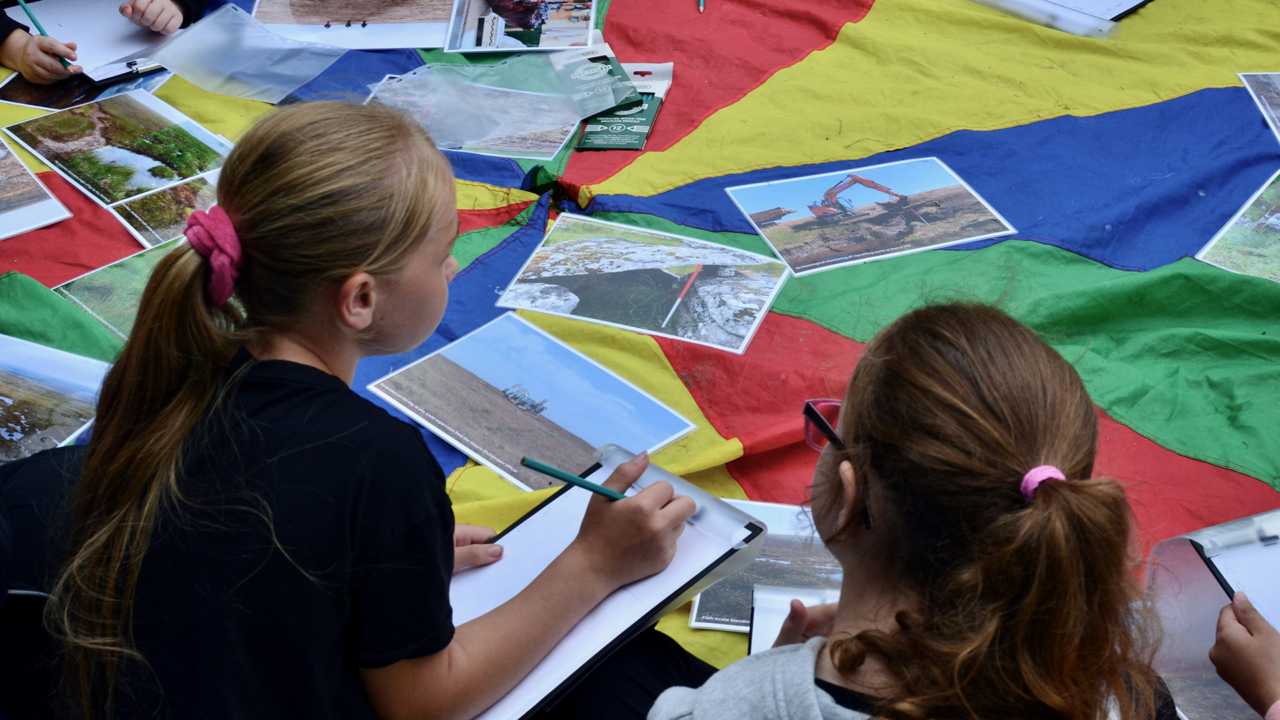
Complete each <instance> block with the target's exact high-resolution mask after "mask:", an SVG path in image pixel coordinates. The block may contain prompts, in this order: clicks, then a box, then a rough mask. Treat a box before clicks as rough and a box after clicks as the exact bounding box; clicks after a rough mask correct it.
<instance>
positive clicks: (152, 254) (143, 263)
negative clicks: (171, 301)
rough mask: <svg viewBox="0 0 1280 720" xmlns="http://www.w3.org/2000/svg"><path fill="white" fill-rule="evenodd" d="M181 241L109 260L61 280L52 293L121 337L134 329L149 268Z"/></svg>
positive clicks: (149, 271)
mask: <svg viewBox="0 0 1280 720" xmlns="http://www.w3.org/2000/svg"><path fill="white" fill-rule="evenodd" d="M180 242H181V240H172V241H170V242H168V243H165V244H163V245H157V246H156V247H153V248H151V249H150V250H144V251H142V252H140V253H138V254H137V255H130V256H129V257H127V258H125V259H123V260H120V261H119V262H115V263H112V264H110V265H108V266H106V267H104V268H100V269H98V270H94V271H93V272H91V273H89V274H88V275H83V276H81V277H78V278H76V279H75V280H71V281H70V282H66V283H63V284H62V285H59V286H58V287H56V288H54V292H56V293H58V294H59V295H61V296H62V297H64V298H66V299H67V300H68V301H70V302H71V303H72V304H74V305H75V306H76V307H78V308H80V309H81V310H83V311H84V312H86V313H88V314H89V315H90V316H91V317H92V318H93V319H94V320H97V321H98V322H100V323H102V325H103V326H105V327H106V328H107V329H108V330H110V331H111V332H113V333H115V334H116V335H118V336H119V337H120V339H121V340H127V339H128V338H129V333H131V332H133V320H134V317H136V316H137V314H138V305H139V304H140V303H141V302H142V291H143V290H145V289H146V287H147V280H149V279H150V278H151V270H152V269H153V268H155V266H156V264H157V263H159V262H160V260H161V259H162V258H164V256H165V255H168V254H169V252H170V251H171V250H173V249H174V248H176V247H177V246H178V244H179V243H180Z"/></svg>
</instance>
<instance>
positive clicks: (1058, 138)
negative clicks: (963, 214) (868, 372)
mask: <svg viewBox="0 0 1280 720" xmlns="http://www.w3.org/2000/svg"><path fill="white" fill-rule="evenodd" d="M669 152H671V151H669ZM929 156H936V157H937V158H939V159H940V160H942V161H943V162H945V163H946V164H947V165H949V166H950V167H951V168H952V169H953V170H955V171H956V173H958V174H959V175H960V177H961V178H963V179H964V180H965V181H966V182H968V183H969V184H970V185H971V186H972V187H973V188H974V189H975V190H977V191H978V193H979V194H980V195H982V196H983V197H984V198H985V199H986V200H987V202H989V203H990V204H991V205H992V206H993V207H994V208H995V209H996V210H997V211H998V212H999V213H1000V214H1001V215H1003V216H1004V217H1005V219H1006V220H1008V221H1009V222H1010V223H1011V224H1012V225H1013V226H1014V227H1015V228H1017V230H1018V233H1017V235H1015V236H1012V237H1018V238H1025V239H1031V240H1037V241H1040V242H1044V243H1048V244H1051V245H1056V246H1058V247H1061V248H1063V249H1066V250H1070V251H1072V252H1075V253H1078V254H1080V255H1083V256H1085V257H1088V258H1091V259H1093V260H1096V261H1098V262H1101V263H1105V264H1107V265H1110V266H1112V267H1115V268H1119V269H1124V270H1150V269H1153V268H1157V267H1162V266H1164V265H1168V264H1169V263H1172V262H1174V261H1176V260H1178V259H1179V258H1182V257H1187V256H1189V255H1194V254H1195V253H1196V252H1197V251H1199V250H1200V248H1202V247H1203V246H1204V245H1205V244H1206V243H1208V242H1209V240H1210V239H1212V237H1213V236H1214V234H1216V233H1217V232H1218V230H1219V229H1220V228H1221V227H1222V226H1223V225H1224V224H1225V223H1226V222H1227V221H1228V220H1230V218H1231V216H1232V215H1234V214H1235V213H1236V211H1237V210H1239V209H1240V207H1241V206H1242V205H1243V204H1244V203H1245V202H1247V201H1248V199H1249V197H1250V196H1251V195H1252V194H1253V193H1254V192H1256V191H1257V189H1258V188H1259V187H1261V186H1262V184H1263V183H1264V182H1266V180H1267V178H1268V177H1270V176H1271V174H1272V173H1274V172H1275V171H1276V169H1277V168H1280V143H1277V141H1276V136H1275V135H1273V134H1272V133H1271V131H1270V129H1268V127H1267V125H1266V122H1265V121H1264V120H1263V118H1262V114H1261V113H1260V112H1259V111H1258V109H1257V107H1256V106H1255V105H1254V103H1253V100H1252V99H1251V98H1250V97H1249V94H1248V92H1247V91H1245V89H1244V88H1220V89H1210V90H1201V91H1199V92H1195V93H1192V94H1190V95H1186V96H1183V97H1180V98H1177V99H1174V100H1168V101H1165V102H1162V103H1157V104H1155V105H1148V106H1145V107H1141V108H1134V109H1130V110H1120V111H1116V112H1111V113H1106V114H1103V115H1096V116H1092V117H1061V118H1054V119H1051V120H1043V121H1040V122H1036V123H1031V124H1029V125H1022V126H1019V127H1014V128H1007V129H1002V130H989V131H971V130H961V131H957V132H954V133H951V134H948V135H945V136H943V137H941V138H937V139H936V140H931V141H929V142H926V143H922V144H920V145H916V146H914V147H911V148H907V149H905V150H898V151H894V152H887V153H881V154H879V155H873V156H871V157H869V158H866V159H864V160H858V161H854V162H836V163H821V164H815V165H803V166H797V167H783V168H769V169H765V170H756V171H753V172H749V173H743V174H738V175H726V176H722V177H717V178H710V179H706V180H699V181H697V182H694V183H690V184H689V185H686V186H684V187H681V188H678V189H676V190H671V191H668V192H665V193H662V194H660V195H656V196H653V197H649V198H641V197H633V196H629V195H603V196H597V197H596V198H594V199H593V201H592V204H591V206H590V207H589V208H588V211H589V212H593V211H613V212H636V213H647V214H651V215H657V216H660V217H664V218H667V219H668V220H672V221H674V222H677V223H680V224H682V225H687V226H691V227H696V228H701V229H704V230H711V231H715V232H720V231H734V232H740V233H752V232H754V230H753V229H752V227H751V225H750V224H749V223H747V221H746V219H745V218H744V217H743V216H742V214H741V213H740V212H739V211H738V209H737V207H736V206H735V205H734V204H733V202H732V201H731V200H730V199H729V196H728V195H727V194H726V193H725V192H724V189H725V188H726V187H731V186H734V185H744V184H749V183H758V182H765V181H770V180H781V179H785V178H789V177H799V176H803V175H812V174H817V173H822V172H830V171H834V170H842V169H849V168H853V167H857V166H866V165H875V164H878V163H885V162H893V161H895V160H908V159H911V158H919V157H929ZM995 242H999V240H998V239H997V240H990V241H985V242H981V243H970V244H966V245H960V246H956V247H955V248H954V249H957V250H964V249H973V248H977V247H984V246H986V245H990V244H993V243H995Z"/></svg>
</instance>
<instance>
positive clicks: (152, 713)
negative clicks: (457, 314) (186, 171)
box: [5, 102, 694, 720]
mask: <svg viewBox="0 0 1280 720" xmlns="http://www.w3.org/2000/svg"><path fill="white" fill-rule="evenodd" d="M218 201H219V202H218V206H217V207H215V208H214V209H212V210H211V211H209V212H208V213H202V212H197V213H195V214H193V216H192V218H191V220H190V222H189V225H188V231H187V237H188V240H189V243H188V244H186V245H183V246H181V247H179V248H177V249H175V250H173V251H172V252H171V253H170V254H169V255H168V256H166V257H165V258H164V259H163V260H162V261H161V262H160V263H159V265H158V266H157V267H156V269H155V271H154V272H153V274H152V276H151V278H150V281H149V283H148V284H147V287H146V290H145V293H144V295H143V298H142V303H141V307H140V309H139V311H138V316H137V322H136V324H135V327H134V331H133V335H132V337H130V339H129V341H128V342H127V343H126V345H125V347H124V350H123V351H122V353H121V355H120V357H119V359H118V360H117V361H116V363H115V365H114V366H113V367H112V368H111V370H110V372H109V374H108V375H107V378H106V380H105V383H104V385H103V387H102V392H101V395H100V400H99V404H98V414H97V421H96V427H95V429H94V435H93V438H92V440H91V441H90V442H89V445H88V449H87V452H86V453H85V454H84V456H83V464H82V467H81V468H80V469H78V471H76V470H72V472H76V474H78V482H77V483H76V485H75V488H74V490H73V492H72V497H71V499H70V506H69V514H68V517H69V526H68V527H67V528H66V532H65V533H64V536H65V538H66V540H65V552H64V553H63V555H64V556H65V558H66V560H65V562H64V563H63V565H62V566H61V569H60V571H59V572H58V573H57V575H56V578H54V579H53V581H52V583H51V585H52V587H51V596H50V598H49V601H48V605H47V620H48V624H49V626H50V627H51V628H52V630H53V631H54V633H55V635H56V636H57V637H58V638H59V639H60V640H61V641H62V644H63V657H62V663H61V666H62V672H63V684H64V686H65V687H66V689H67V690H68V691H69V692H70V700H71V703H70V705H71V707H70V708H69V709H70V710H71V711H72V713H73V714H74V715H77V716H81V717H117V718H120V717H172V718H183V717H202V718H204V717H208V718H232V717H234V718H258V717H260V718H285V717H301V718H310V719H315V718H330V717H332V718H373V717H375V716H376V717H379V718H382V719H383V720H389V719H393V718H405V717H432V718H467V717H472V716H474V715H476V714H478V713H479V712H480V711H482V710H484V709H485V708H486V707H488V706H489V705H490V704H492V703H493V702H494V701H496V700H497V699H499V698H500V697H502V695H503V694H504V693H506V692H507V690H509V689H510V688H511V687H513V686H514V685H515V684H516V683H517V682H518V681H519V680H520V679H521V678H522V677H523V676H524V675H525V674H526V673H528V672H529V670H530V669H531V668H532V667H533V666H534V665H535V664H536V663H537V662H538V661H539V660H540V659H541V658H542V656H544V655H545V654H546V653H547V652H548V651H549V650H550V649H551V648H552V647H553V646H554V645H555V644H556V642H558V641H559V639H560V638H561V637H562V636H563V635H564V634H565V633H566V632H567V631H568V630H569V629H570V628H572V627H573V625H574V624H576V623H577V621H578V620H579V619H581V617H582V616H583V615H584V614H586V613H587V612H588V611H589V610H590V609H591V608H592V607H594V606H595V605H596V604H597V603H598V602H599V601H600V600H601V599H603V598H604V597H605V596H607V595H608V594H609V593H610V592H612V591H613V590H615V589H616V588H618V587H620V586H622V585H624V584H626V583H629V582H632V581H634V580H637V579H639V578H642V577H644V576H647V575H649V574H652V573H654V572H657V571H658V570H660V569H662V568H663V567H665V565H666V564H667V563H668V562H669V561H670V558H671V556H672V554H673V552H674V545H675V540H676V537H677V536H678V535H679V534H680V530H681V529H682V528H683V527H684V521H685V520H686V519H687V518H688V517H689V516H690V515H691V514H692V513H693V510H694V506H693V502H692V500H690V499H689V498H686V497H680V496H673V493H672V490H671V487H670V486H669V485H667V484H665V483H660V484H656V485H655V486H653V487H649V488H646V489H645V490H644V491H642V492H640V493H638V494H636V495H634V496H632V497H630V498H627V499H625V500H621V501H618V502H616V503H606V502H604V501H593V502H592V504H591V506H590V508H589V510H588V512H587V516H586V519H585V520H584V522H583V525H582V528H581V530H580V532H579V535H578V539H577V540H576V541H575V542H574V543H573V544H572V545H571V546H570V548H569V549H568V550H566V551H565V553H564V554H563V555H561V556H560V558H559V559H558V560H557V561H555V562H554V563H553V564H552V566H551V567H549V568H548V569H547V570H546V571H545V572H544V573H543V574H542V575H541V576H540V577H539V578H538V579H536V580H535V581H534V582H533V583H532V584H531V585H530V586H529V587H528V588H527V589H526V590H525V591H524V592H522V593H521V594H520V595H519V596H517V597H516V598H515V599H513V600H512V601H510V602H509V603H507V604H505V605H503V606H501V607H499V608H497V609H496V610H494V611H493V612H491V613H489V614H487V615H485V616H482V617H480V618H478V619H476V620H473V621H471V622H468V623H466V624H464V625H462V626H460V627H457V628H455V627H454V625H453V623H452V619H451V611H450V607H449V596H448V585H449V578H450V575H451V574H452V573H453V571H454V570H455V568H457V567H461V566H464V565H468V564H480V563H487V562H493V561H494V560H495V559H497V558H499V557H500V555H501V548H500V547H498V546H496V545H489V544H486V543H485V542H484V540H485V539H486V538H488V537H490V536H491V535H492V531H490V530H488V529H486V528H468V527H466V526H458V527H456V528H455V526H454V522H453V514H452V510H451V508H450V504H449V498H448V496H447V495H446V494H445V485H444V476H443V474H442V472H441V469H440V467H439V465H438V464H437V463H436V461H435V459H434V458H433V457H432V456H431V453H430V451H429V450H428V449H427V446H426V444H425V443H424V442H423V438H422V436H421V434H420V432H419V431H418V430H416V429H415V428H413V427H411V426H410V425H408V424H406V423H403V422H400V421H398V420H396V419H394V418H393V417H392V416H390V415H389V414H387V413H386V412H384V411H383V410H382V409H380V408H378V407H377V406H375V405H373V404H372V403H370V402H368V401H367V400H365V399H363V398H361V397H359V396H358V395H356V394H355V393H353V392H352V391H351V389H350V387H349V383H350V382H351V380H352V377H353V374H354V372H355V367H356V363H357V362H358V361H359V360H360V359H361V358H363V357H366V356H370V355H378V354H389V353H398V352H404V351H406V350H409V349H412V348H414V347H417V346H418V345H419V344H420V343H422V342H423V340H425V339H426V338H427V336H428V335H430V334H431V333H432V331H433V330H434V329H435V327H436V325H437V324H438V323H439V321H440V318H441V316H442V314H443V313H444V310H445V305H446V303H447V301H448V284H449V282H450V281H451V280H452V279H453V277H454V275H455V273H457V271H458V263H457V261H456V260H454V259H453V257H452V256H451V254H450V252H451V250H452V247H453V243H454V240H455V238H456V236H457V233H458V219H457V214H456V212H455V209H454V207H455V202H456V201H455V197H454V190H453V175H452V173H451V171H450V168H449V164H448V162H447V161H446V160H445V158H444V157H443V156H442V155H441V154H440V153H439V152H438V151H437V150H436V148H435V147H434V146H433V145H432V143H431V141H430V139H429V138H428V137H427V135H426V133H425V132H424V131H423V130H422V129H421V128H420V127H419V126H418V125H417V124H416V123H415V122H414V121H413V120H412V119H410V118H407V117H405V116H403V115H400V114H398V113H396V112H393V111H391V110H387V109H382V108H378V107H362V106H358V105H352V104H346V103H323V102H317V103H307V104H302V105H295V106H291V107H288V108H285V109H282V110H278V111H276V112H275V113H273V114H271V115H269V116H267V117H266V118H265V119H263V120H261V121H260V122H259V123H258V124H256V125H255V126H254V127H253V128H252V129H251V130H249V132H248V133H247V134H246V135H245V136H244V137H243V138H242V139H241V141H240V142H239V143H238V144H237V145H236V147H235V149H234V150H233V151H232V153H231V154H230V156H229V157H228V158H227V162H226V165H225V167H224V168H223V170H222V173H221V177H220V178H219V181H218ZM59 452H61V451H59ZM78 462H79V458H71V459H67V458H65V457H52V456H51V455H50V454H40V455H36V456H33V457H32V458H29V459H28V460H25V461H21V462H20V463H14V464H11V466H6V467H5V473H6V475H7V476H9V477H10V479H11V480H14V485H21V484H22V482H28V483H34V484H36V485H39V484H40V483H45V485H46V486H47V485H50V484H54V483H53V481H51V480H49V479H48V478H42V477H41V475H42V473H44V474H48V473H53V472H56V471H58V470H60V469H61V470H65V469H66V468H68V467H72V468H74V466H75V465H76V464H77V463H78ZM646 462H647V459H646V458H644V457H641V458H637V460H636V461H633V462H632V463H628V464H627V466H624V467H623V468H619V470H618V472H616V473H614V475H613V476H612V477H611V478H610V479H609V481H608V482H607V483H606V484H608V485H610V486H611V487H613V488H615V489H618V490H621V489H624V488H625V487H627V486H628V485H629V484H630V483H631V482H632V481H634V480H635V479H636V478H637V477H638V476H639V474H640V473H641V472H642V471H643V469H644V466H645V463H646ZM24 477H25V478H26V479H25V480H24ZM8 489H9V488H6V491H7V490H8ZM455 545H456V546H459V547H457V548H456V549H455Z"/></svg>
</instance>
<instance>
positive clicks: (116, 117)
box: [8, 92, 226, 204]
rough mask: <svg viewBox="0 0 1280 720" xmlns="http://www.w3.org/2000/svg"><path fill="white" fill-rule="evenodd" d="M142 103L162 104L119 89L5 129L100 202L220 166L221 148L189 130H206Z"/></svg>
mask: <svg viewBox="0 0 1280 720" xmlns="http://www.w3.org/2000/svg"><path fill="white" fill-rule="evenodd" d="M146 103H157V104H161V105H162V104H163V103H161V101H159V100H155V99H152V98H151V96H150V95H147V94H146V93H138V92H136V93H133V94H129V95H117V96H115V97H110V98H107V99H105V100H99V101H97V102H93V103H89V104H88V105H81V106H79V107H74V108H70V109H68V110H62V111H59V112H55V113H51V114H49V115H44V116H41V117H38V118H34V119H31V120H27V121H25V122H22V123H19V124H17V125H12V126H10V127H9V128H8V130H9V132H10V133H12V134H13V135H14V136H15V137H16V138H18V139H19V140H21V141H22V142H23V143H24V144H26V146H27V147H28V148H31V150H32V151H33V152H35V153H36V154H37V155H39V156H40V157H41V158H42V159H44V160H45V161H46V162H48V163H49V164H51V165H54V166H56V167H57V168H58V169H59V170H61V171H62V172H63V173H65V174H66V175H68V176H70V177H71V178H72V179H73V180H74V181H75V182H76V183H78V184H79V185H80V186H81V187H83V188H84V189H85V190H86V191H87V192H88V193H90V194H91V195H93V196H94V197H96V198H97V199H98V200H100V201H102V202H103V203H106V204H111V203H116V202H120V201H122V200H128V199H130V198H133V197H137V196H138V195H142V194H144V193H147V192H149V191H151V190H156V189H159V188H163V187H167V186H169V185H171V184H173V183H174V182H176V181H179V180H185V179H187V178H191V177H194V176H196V175H200V174H202V173H205V172H208V171H209V170H213V169H215V168H218V167H221V166H222V162H223V161H224V160H225V159H226V158H225V157H224V155H223V154H222V152H221V151H220V150H219V149H217V148H215V147H212V146H211V145H210V144H208V143H207V142H205V141H204V140H202V139H200V138H198V137H196V136H195V135H193V134H192V132H199V133H201V134H202V135H203V134H207V133H206V131H204V130H203V129H201V128H199V127H198V126H196V125H195V124H194V123H191V122H190V121H185V122H183V123H182V124H179V123H176V122H174V121H172V120H170V119H169V118H168V117H165V116H164V115H162V114H161V113H160V112H157V110H155V109H152V108H151V107H148V105H147V104H146ZM175 112H176V111H175ZM184 125H185V126H187V127H184ZM209 139H210V140H211V141H212V140H213V138H212V137H211V136H210V137H209Z"/></svg>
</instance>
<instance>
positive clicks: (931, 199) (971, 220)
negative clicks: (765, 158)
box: [726, 158, 1015, 275]
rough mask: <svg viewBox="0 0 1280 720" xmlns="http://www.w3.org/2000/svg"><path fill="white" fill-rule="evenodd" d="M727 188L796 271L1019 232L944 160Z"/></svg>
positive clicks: (833, 266)
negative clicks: (945, 163) (944, 162)
mask: <svg viewBox="0 0 1280 720" xmlns="http://www.w3.org/2000/svg"><path fill="white" fill-rule="evenodd" d="M726 192H728V193H729V197H730V198H732V199H733V201H734V203H736V204H737V206H738V209H739V210H741V211H742V213H743V214H744V215H746V216H747V219H748V220H750V222H751V224H752V225H753V226H755V228H756V231H757V232H758V233H760V236H761V237H763V238H764V239H765V242H767V243H769V246H770V247H772V248H773V250H774V252H776V253H778V257H780V258H782V259H783V260H784V261H785V262H786V263H787V265H788V266H790V268H791V272H793V273H795V274H796V275H806V274H808V273H812V272H817V271H819V270H829V269H832V268H837V267H843V266H845V265H852V264H854V263H860V262H866V261H868V260H879V259H882V258H887V257H895V256H898V255H905V254H907V253H912V252H919V251H921V250H928V249H930V248H937V247H945V246H947V245H957V244H959V243H963V242H970V241H973V240H983V239H986V238H991V237H998V236H1001V235H1010V234H1012V233H1013V232H1015V231H1014V229H1013V226H1011V225H1010V224H1009V223H1008V222H1006V221H1005V219H1004V218H1003V217H1001V216H1000V214H999V213H997V212H996V211H995V209H993V208H992V207H991V206H990V205H988V204H987V202H986V201H985V200H983V199H982V198H981V197H979V196H978V194H977V193H976V192H974V191H973V189H972V188H970V187H969V186H968V185H967V184H966V183H965V182H964V181H963V180H961V179H960V177H959V176H958V175H956V174H955V173H954V172H952V171H951V168H949V167H947V166H946V165H944V164H943V163H942V162H941V161H940V160H938V159H937V158H921V159H918V160H904V161H902V162H896V163H888V164H884V165H873V166H870V167H864V168H851V169H849V170H841V171H838V172H833V173H823V174H822V175H809V176H807V177H798V178H791V179H788V180H777V181H773V182H767V183H756V184H753V185H740V186H738V187H731V188H728V189H727V190H726Z"/></svg>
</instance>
